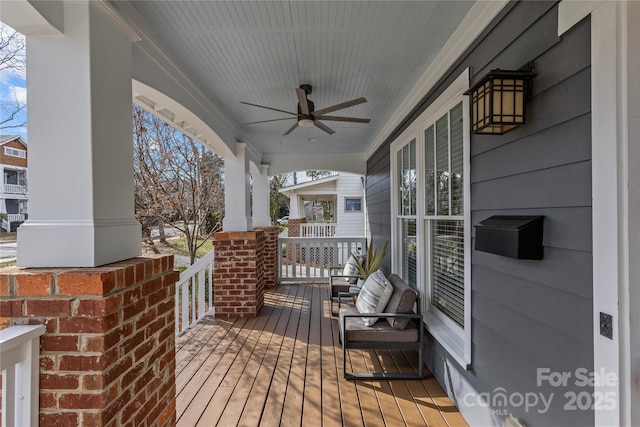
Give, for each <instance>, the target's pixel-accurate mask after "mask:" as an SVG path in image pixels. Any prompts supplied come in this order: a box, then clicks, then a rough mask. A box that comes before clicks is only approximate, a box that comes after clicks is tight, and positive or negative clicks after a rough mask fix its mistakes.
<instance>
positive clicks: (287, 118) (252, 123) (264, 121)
mask: <svg viewBox="0 0 640 427" xmlns="http://www.w3.org/2000/svg"><path fill="white" fill-rule="evenodd" d="M294 118H295V117H283V118H281V119H271V120H260V121H259V122H249V123H244V124H245V125H257V124H258V123H269V122H278V121H280V120H291V119H294Z"/></svg>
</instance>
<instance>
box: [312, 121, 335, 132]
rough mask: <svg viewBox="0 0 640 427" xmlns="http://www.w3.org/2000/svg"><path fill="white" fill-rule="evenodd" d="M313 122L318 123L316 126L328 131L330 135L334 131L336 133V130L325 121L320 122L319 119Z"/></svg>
mask: <svg viewBox="0 0 640 427" xmlns="http://www.w3.org/2000/svg"><path fill="white" fill-rule="evenodd" d="M313 124H314V125H316V127H318V128H320V129H322V130H323V131H325V132H326V133H328V134H329V135H333V134H334V133H336V131H335V130H333V129H331V128H330V127H329V126H327V125H325V124H324V123H320V122H319V121H317V120H315V121H314V122H313Z"/></svg>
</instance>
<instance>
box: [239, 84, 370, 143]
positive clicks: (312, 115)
mask: <svg viewBox="0 0 640 427" xmlns="http://www.w3.org/2000/svg"><path fill="white" fill-rule="evenodd" d="M296 94H297V95H298V112H297V113H292V112H290V111H284V110H280V109H278V108H273V107H267V106H264V105H257V104H252V103H250V102H240V103H241V104H246V105H251V106H254V107H259V108H266V109H267V110H273V111H278V112H280V113H285V114H289V115H291V116H294V117H284V118H281V119H271V120H262V121H259V122H251V123H246V124H248V125H254V124H257V123H267V122H276V121H279V120H291V119H293V118H295V119H296V123H295V124H294V125H293V126H291V128H289V130H288V131H286V132H285V133H284V135H289V134H290V133H291V132H293V130H294V129H295V128H297V127H298V126H300V127H303V128H310V127H312V126H315V127H317V128H320V129H322V130H323V131H325V132H327V133H328V134H329V135H333V134H334V133H336V131H334V130H333V129H331V128H330V127H329V126H327V125H325V124H324V123H322V122H319V120H329V121H335V122H352V123H369V122H370V121H371V119H359V118H356V117H342V116H326V115H325V114H327V113H332V112H334V111H338V110H342V109H344V108H349V107H353V106H355V105H359V104H364V103H365V102H367V100H366V99H365V98H356V99H352V100H351V101H346V102H342V103H340V104H336V105H333V106H331V107H326V108H321V109H319V110H314V106H313V102H312V101H310V100H309V99H308V98H307V96H308V95H310V94H311V85H306V84H305V85H300V87H299V88H296Z"/></svg>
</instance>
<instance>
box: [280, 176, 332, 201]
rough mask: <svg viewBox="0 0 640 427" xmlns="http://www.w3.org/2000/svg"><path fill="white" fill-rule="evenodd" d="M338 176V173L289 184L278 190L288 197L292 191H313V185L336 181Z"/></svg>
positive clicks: (318, 185)
mask: <svg viewBox="0 0 640 427" xmlns="http://www.w3.org/2000/svg"><path fill="white" fill-rule="evenodd" d="M338 178H340V175H339V174H337V175H333V176H329V177H327V178H321V179H316V180H312V181H307V182H303V183H301V184H296V185H290V186H288V187H283V188H281V189H280V190H278V191H279V192H280V193H282V194H284V195H285V196H287V197H290V195H291V194H292V193H294V192H297V191H299V190H307V191H313V190H314V187H323V186H324V185H325V184H327V183H329V182H333V181H337V180H338Z"/></svg>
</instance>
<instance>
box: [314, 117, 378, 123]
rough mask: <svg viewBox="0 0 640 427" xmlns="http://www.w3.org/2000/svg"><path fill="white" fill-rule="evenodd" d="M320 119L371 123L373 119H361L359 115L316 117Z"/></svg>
mask: <svg viewBox="0 0 640 427" xmlns="http://www.w3.org/2000/svg"><path fill="white" fill-rule="evenodd" d="M316 119H318V120H333V121H334V122H352V123H369V122H370V121H371V119H359V118H357V117H342V116H320V117H316Z"/></svg>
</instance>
